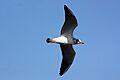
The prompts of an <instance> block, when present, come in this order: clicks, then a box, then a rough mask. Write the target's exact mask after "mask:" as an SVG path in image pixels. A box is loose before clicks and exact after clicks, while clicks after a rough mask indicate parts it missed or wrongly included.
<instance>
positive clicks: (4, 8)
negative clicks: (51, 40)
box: [0, 0, 120, 80]
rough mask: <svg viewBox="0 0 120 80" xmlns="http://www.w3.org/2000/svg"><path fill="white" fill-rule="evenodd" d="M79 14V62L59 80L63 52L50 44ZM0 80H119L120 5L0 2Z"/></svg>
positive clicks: (101, 0)
mask: <svg viewBox="0 0 120 80" xmlns="http://www.w3.org/2000/svg"><path fill="white" fill-rule="evenodd" d="M64 4H66V5H67V6H68V7H69V8H70V9H71V10H72V11H73V13H74V14H75V16H76V18H77V20H78V27H77V29H76V30H75V32H74V36H75V37H77V38H80V39H81V40H83V41H84V42H85V45H76V46H74V49H75V51H76V57H75V60H74V62H73V64H72V66H71V68H70V69H69V70H68V72H67V73H65V74H64V75H63V76H62V77H60V76H59V74H58V73H59V68H60V64H61V59H62V55H61V51H60V48H59V45H58V44H47V43H46V38H47V37H56V36H58V35H59V33H60V29H61V27H62V25H63V23H64ZM0 80H120V0H0Z"/></svg>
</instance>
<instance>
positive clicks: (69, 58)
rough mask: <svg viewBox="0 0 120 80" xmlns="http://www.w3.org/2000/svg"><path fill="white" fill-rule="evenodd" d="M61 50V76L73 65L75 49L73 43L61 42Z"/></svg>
mask: <svg viewBox="0 0 120 80" xmlns="http://www.w3.org/2000/svg"><path fill="white" fill-rule="evenodd" d="M60 47H61V51H62V56H63V59H62V63H61V68H60V73H59V74H60V76H62V75H63V74H64V73H65V72H66V71H67V70H68V69H69V68H70V66H71V64H72V62H73V60H74V57H75V54H76V53H75V51H74V49H73V47H72V45H71V44H67V45H65V44H60Z"/></svg>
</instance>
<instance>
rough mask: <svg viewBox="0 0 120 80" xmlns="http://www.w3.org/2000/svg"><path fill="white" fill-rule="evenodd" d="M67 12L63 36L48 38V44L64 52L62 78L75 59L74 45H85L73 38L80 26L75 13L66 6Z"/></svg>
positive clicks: (62, 31) (61, 69) (62, 30)
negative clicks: (55, 44) (58, 47)
mask: <svg viewBox="0 0 120 80" xmlns="http://www.w3.org/2000/svg"><path fill="white" fill-rule="evenodd" d="M64 11H65V22H64V24H63V27H62V29H61V34H60V36H59V37H55V38H47V40H46V41H47V43H57V44H59V45H60V48H61V52H62V63H61V68H60V73H59V75H60V76H62V75H63V74H64V73H65V72H66V71H67V70H68V69H69V68H70V66H71V64H72V63H73V60H74V58H75V54H76V52H75V51H74V49H73V47H72V45H75V44H84V42H82V41H81V40H80V39H76V38H74V37H73V31H74V29H75V28H76V27H77V26H78V23H77V19H76V17H75V16H74V14H73V12H72V11H71V10H70V9H69V8H68V7H67V6H66V5H64Z"/></svg>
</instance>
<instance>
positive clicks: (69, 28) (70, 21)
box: [61, 5, 78, 35]
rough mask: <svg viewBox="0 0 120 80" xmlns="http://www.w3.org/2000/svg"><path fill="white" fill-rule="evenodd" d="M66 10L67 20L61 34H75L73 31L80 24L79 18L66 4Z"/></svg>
mask: <svg viewBox="0 0 120 80" xmlns="http://www.w3.org/2000/svg"><path fill="white" fill-rule="evenodd" d="M64 10H65V22H64V24H63V27H62V29H61V35H68V34H71V35H73V31H74V29H75V28H76V27H77V25H78V23H77V19H76V17H75V16H74V14H73V13H72V11H71V10H70V9H69V8H68V7H67V6H66V5H64Z"/></svg>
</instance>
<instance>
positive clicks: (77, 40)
mask: <svg viewBox="0 0 120 80" xmlns="http://www.w3.org/2000/svg"><path fill="white" fill-rule="evenodd" d="M74 43H75V44H84V42H83V41H81V40H80V39H74Z"/></svg>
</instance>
